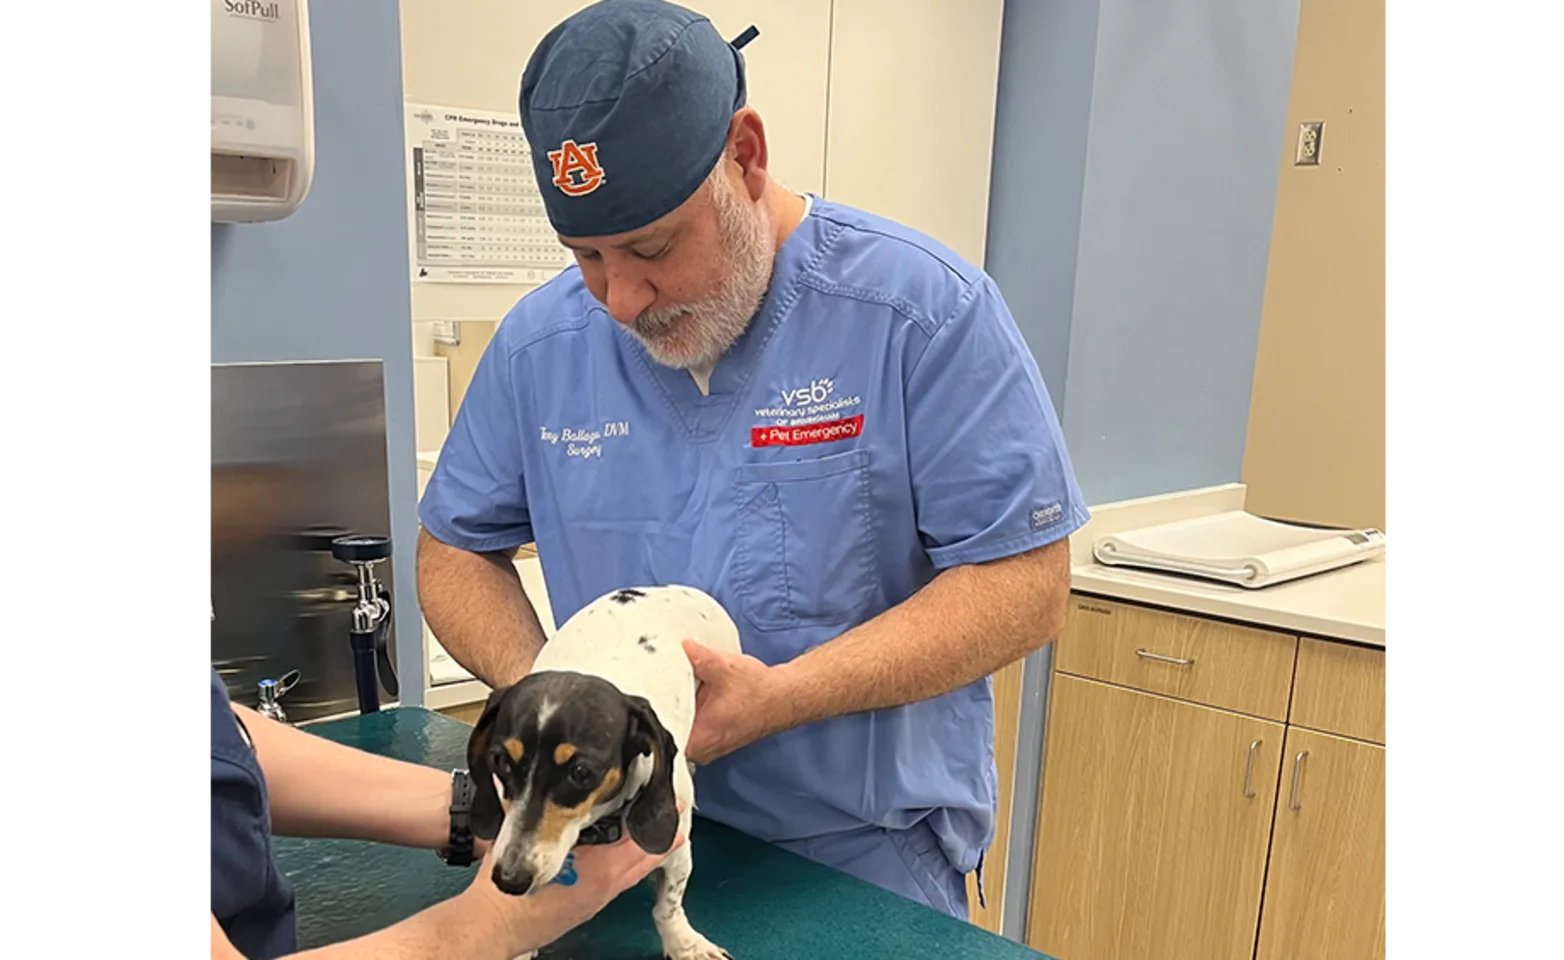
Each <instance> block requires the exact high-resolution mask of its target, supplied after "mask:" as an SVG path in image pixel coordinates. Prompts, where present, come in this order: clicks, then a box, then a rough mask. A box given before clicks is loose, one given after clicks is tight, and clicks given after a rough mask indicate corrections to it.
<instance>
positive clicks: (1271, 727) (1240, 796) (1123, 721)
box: [1027, 674, 1283, 960]
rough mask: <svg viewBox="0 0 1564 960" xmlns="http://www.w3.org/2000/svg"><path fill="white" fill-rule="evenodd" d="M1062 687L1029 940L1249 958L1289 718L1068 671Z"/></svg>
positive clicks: (1110, 952)
mask: <svg viewBox="0 0 1564 960" xmlns="http://www.w3.org/2000/svg"><path fill="white" fill-rule="evenodd" d="M1049 696H1050V700H1051V703H1052V706H1051V707H1050V716H1051V720H1050V728H1051V729H1052V730H1053V734H1052V735H1051V736H1050V738H1049V750H1048V752H1047V755H1046V758H1045V759H1046V763H1047V765H1048V776H1047V777H1046V778H1045V779H1044V781H1043V797H1042V808H1043V809H1044V810H1045V811H1046V815H1045V816H1044V817H1043V819H1042V822H1041V824H1040V825H1039V841H1038V849H1039V851H1040V852H1041V855H1040V857H1039V859H1038V862H1037V865H1036V867H1035V871H1036V872H1035V874H1034V886H1033V893H1032V898H1031V900H1032V904H1031V911H1030V921H1029V926H1030V930H1029V932H1028V937H1027V939H1028V942H1030V943H1032V944H1033V945H1034V946H1037V947H1038V948H1039V949H1042V950H1043V951H1044V952H1045V953H1048V954H1051V955H1053V956H1056V957H1060V958H1061V960H1092V958H1108V957H1154V956H1155V957H1203V958H1210V960H1248V958H1249V957H1250V956H1251V955H1252V954H1253V951H1254V929H1255V923H1256V921H1257V920H1258V918H1259V915H1260V890H1261V885H1262V884H1263V882H1264V879H1265V852H1266V844H1267V842H1268V840H1269V839H1270V833H1271V812H1272V798H1273V797H1274V796H1275V795H1276V777H1277V770H1278V765H1279V760H1280V757H1281V752H1282V738H1283V727H1282V725H1281V724H1280V723H1274V722H1271V721H1267V720H1257V719H1254V718H1252V717H1246V716H1243V715H1241V714H1237V713H1232V712H1229V711H1226V710H1218V709H1215V708H1212V707H1205V706H1200V705H1198V704H1192V703H1184V702H1181V701H1178V700H1173V699H1171V698H1168V697H1162V696H1156V695H1153V694H1147V693H1140V692H1137V691H1134V690H1127V689H1125V688H1123V687H1117V686H1112V685H1109V684H1106V683H1101V682H1098V681H1094V680H1086V679H1081V678H1077V677H1072V676H1069V675H1065V674H1061V675H1059V676H1057V678H1056V679H1055V682H1054V686H1053V689H1052V692H1051V693H1050V695H1049Z"/></svg>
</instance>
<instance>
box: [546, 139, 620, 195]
mask: <svg viewBox="0 0 1564 960" xmlns="http://www.w3.org/2000/svg"><path fill="white" fill-rule="evenodd" d="M548 159H549V163H551V164H553V165H554V186H556V187H558V188H559V190H560V192H561V193H563V194H565V195H566V196H569V197H580V196H585V195H586V194H589V193H591V192H592V191H593V190H596V189H597V188H598V187H600V186H602V185H603V181H604V180H605V179H606V178H605V177H604V176H603V168H602V167H600V166H598V163H597V143H596V142H593V143H582V144H577V143H576V142H575V141H574V140H566V141H565V142H564V143H562V144H560V145H559V149H558V150H550V151H549V152H548Z"/></svg>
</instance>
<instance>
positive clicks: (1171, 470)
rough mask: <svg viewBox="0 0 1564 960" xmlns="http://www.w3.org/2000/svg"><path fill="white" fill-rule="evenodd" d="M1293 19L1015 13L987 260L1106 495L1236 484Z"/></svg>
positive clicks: (1138, 0)
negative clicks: (1228, 483) (1233, 482)
mask: <svg viewBox="0 0 1564 960" xmlns="http://www.w3.org/2000/svg"><path fill="white" fill-rule="evenodd" d="M1297 20H1298V0H1029V2H1011V3H1008V4H1007V5H1006V9H1005V20H1004V41H1003V49H1002V55H1001V61H1000V81H999V102H998V114H997V117H996V130H995V158H994V180H993V190H992V195H991V198H990V227H989V235H988V250H989V254H988V263H987V266H988V268H989V270H990V272H991V273H992V274H993V276H994V278H995V279H996V281H998V283H999V285H1000V288H1001V289H1002V290H1003V291H1004V293H1005V296H1006V299H1007V300H1008V302H1009V304H1010V307H1011V310H1012V311H1013V312H1014V313H1015V315H1016V320H1017V323H1018V324H1019V325H1020V326H1021V329H1022V332H1023V333H1024V334H1025V336H1026V338H1027V340H1028V342H1029V343H1030V344H1031V345H1032V348H1033V350H1034V352H1035V353H1037V355H1038V361H1039V365H1040V366H1041V367H1042V370H1043V374H1044V376H1045V377H1046V378H1047V382H1048V386H1049V389H1050V391H1051V392H1052V393H1053V395H1054V403H1055V405H1056V406H1057V407H1059V409H1060V415H1061V418H1062V420H1063V423H1064V430H1065V437H1066V439H1067V441H1068V443H1069V447H1070V454H1071V456H1072V458H1073V460H1074V465H1075V469H1076V473H1077V476H1078V478H1079V480H1080V483H1081V488H1082V490H1083V491H1084V492H1085V494H1086V497H1087V499H1088V501H1089V502H1091V503H1103V502H1107V501H1111V500H1119V499H1124V498H1128V497H1139V496H1147V495H1151V494H1156V493H1165V492H1168V491H1172V490H1181V489H1188V488H1191V487H1201V486H1207V485H1210V484H1217V483H1227V482H1232V481H1236V480H1238V479H1239V477H1240V474H1241V469H1242V465H1243V448H1244V437H1245V433H1246V428H1247V424H1248V418H1249V393H1250V387H1251V383H1252V380H1253V374H1254V358H1255V350H1256V347H1257V344H1258V342H1259V330H1260V308H1261V303H1262V300H1263V295H1264V288H1265V272H1266V264H1267V259H1268V255H1269V247H1270V234H1271V219H1272V213H1273V208H1274V205H1275V198H1276V181H1277V176H1278V174H1279V172H1280V163H1281V159H1282V152H1283V150H1284V147H1285V142H1286V139H1287V136H1286V131H1285V130H1284V129H1283V128H1284V126H1285V123H1286V116H1287V101H1288V92H1289V88H1290V84H1291V78H1292V55H1293V46H1294V41H1295V38H1296V32H1297Z"/></svg>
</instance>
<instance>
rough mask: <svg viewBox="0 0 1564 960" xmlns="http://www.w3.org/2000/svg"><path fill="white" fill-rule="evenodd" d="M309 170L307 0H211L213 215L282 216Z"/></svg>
mask: <svg viewBox="0 0 1564 960" xmlns="http://www.w3.org/2000/svg"><path fill="white" fill-rule="evenodd" d="M314 172H315V110H314V91H313V85H312V83H311V68H310V31H309V8H308V2H307V0H212V219H213V220H214V221H223V222H240V223H254V222H259V221H265V220H280V219H282V218H283V217H286V216H288V215H290V214H291V213H293V212H294V211H295V210H297V209H298V207H299V204H301V203H303V202H304V197H305V196H306V195H307V194H308V193H309V189H310V181H311V179H312V178H313V176H314Z"/></svg>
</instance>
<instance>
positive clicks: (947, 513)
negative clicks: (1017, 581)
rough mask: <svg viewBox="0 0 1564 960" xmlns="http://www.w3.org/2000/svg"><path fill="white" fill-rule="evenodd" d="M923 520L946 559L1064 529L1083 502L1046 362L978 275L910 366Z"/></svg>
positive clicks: (1023, 546)
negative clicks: (1041, 367)
mask: <svg viewBox="0 0 1564 960" xmlns="http://www.w3.org/2000/svg"><path fill="white" fill-rule="evenodd" d="M906 390H907V395H906V410H907V444H908V451H909V460H910V463H911V470H912V486H913V497H914V499H915V502H916V509H917V518H918V528H919V531H920V533H921V534H922V537H923V540H924V543H925V546H926V549H927V550H928V553H929V557H930V559H931V560H932V561H933V562H934V565H935V566H936V567H937V568H940V569H944V568H947V567H952V566H956V565H959V564H966V563H983V562H985V561H989V560H995V559H998V558H1000V557H1006V556H1011V555H1014V554H1018V553H1023V552H1025V551H1027V550H1032V549H1035V548H1037V547H1040V546H1043V545H1045V544H1048V543H1052V542H1054V541H1056V540H1059V539H1062V538H1064V537H1067V536H1069V535H1070V534H1071V533H1073V532H1074V531H1076V530H1078V529H1079V528H1080V527H1081V525H1082V524H1084V523H1085V522H1086V521H1087V519H1088V518H1089V516H1090V514H1089V513H1088V511H1087V509H1086V505H1085V503H1084V501H1083V498H1082V496H1081V491H1080V488H1079V487H1078V486H1077V484H1076V480H1075V474H1074V471H1073V470H1072V468H1071V466H1070V458H1069V455H1068V453H1067V452H1066V450H1065V444H1064V435H1063V432H1062V431H1061V429H1060V427H1059V421H1058V417H1057V416H1056V415H1055V414H1054V408H1053V404H1052V403H1051V402H1050V401H1049V398H1048V391H1047V388H1046V387H1045V386H1044V384H1043V378H1042V374H1041V373H1039V372H1038V369H1037V364H1036V362H1035V361H1034V360H1033V358H1032V354H1031V351H1030V350H1029V349H1028V348H1027V346H1026V342H1025V341H1024V340H1023V339H1022V338H1021V334H1020V331H1018V330H1017V329H1016V325H1015V321H1014V320H1013V319H1012V318H1011V316H1010V311H1009V310H1008V308H1006V306H1005V303H1004V300H1003V298H1002V297H1001V296H1000V294H999V291H998V289H997V288H996V287H995V286H994V283H993V281H992V280H991V279H990V278H988V277H987V276H984V277H982V278H981V279H979V280H978V281H977V282H976V283H974V285H973V287H972V288H971V289H970V290H969V291H968V293H967V294H966V296H965V297H964V299H963V301H962V303H961V305H960V306H959V307H958V309H957V310H956V313H955V314H954V315H953V316H951V317H950V318H948V319H947V320H946V321H945V322H944V323H943V324H942V325H941V326H940V327H939V329H938V330H937V331H936V333H935V335H934V336H933V338H932V339H930V340H929V341H928V346H927V347H926V348H925V349H924V351H923V353H922V355H921V356H920V357H919V358H918V359H917V360H916V361H915V362H914V364H913V366H912V368H911V372H910V373H909V375H908V378H907V386H906Z"/></svg>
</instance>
